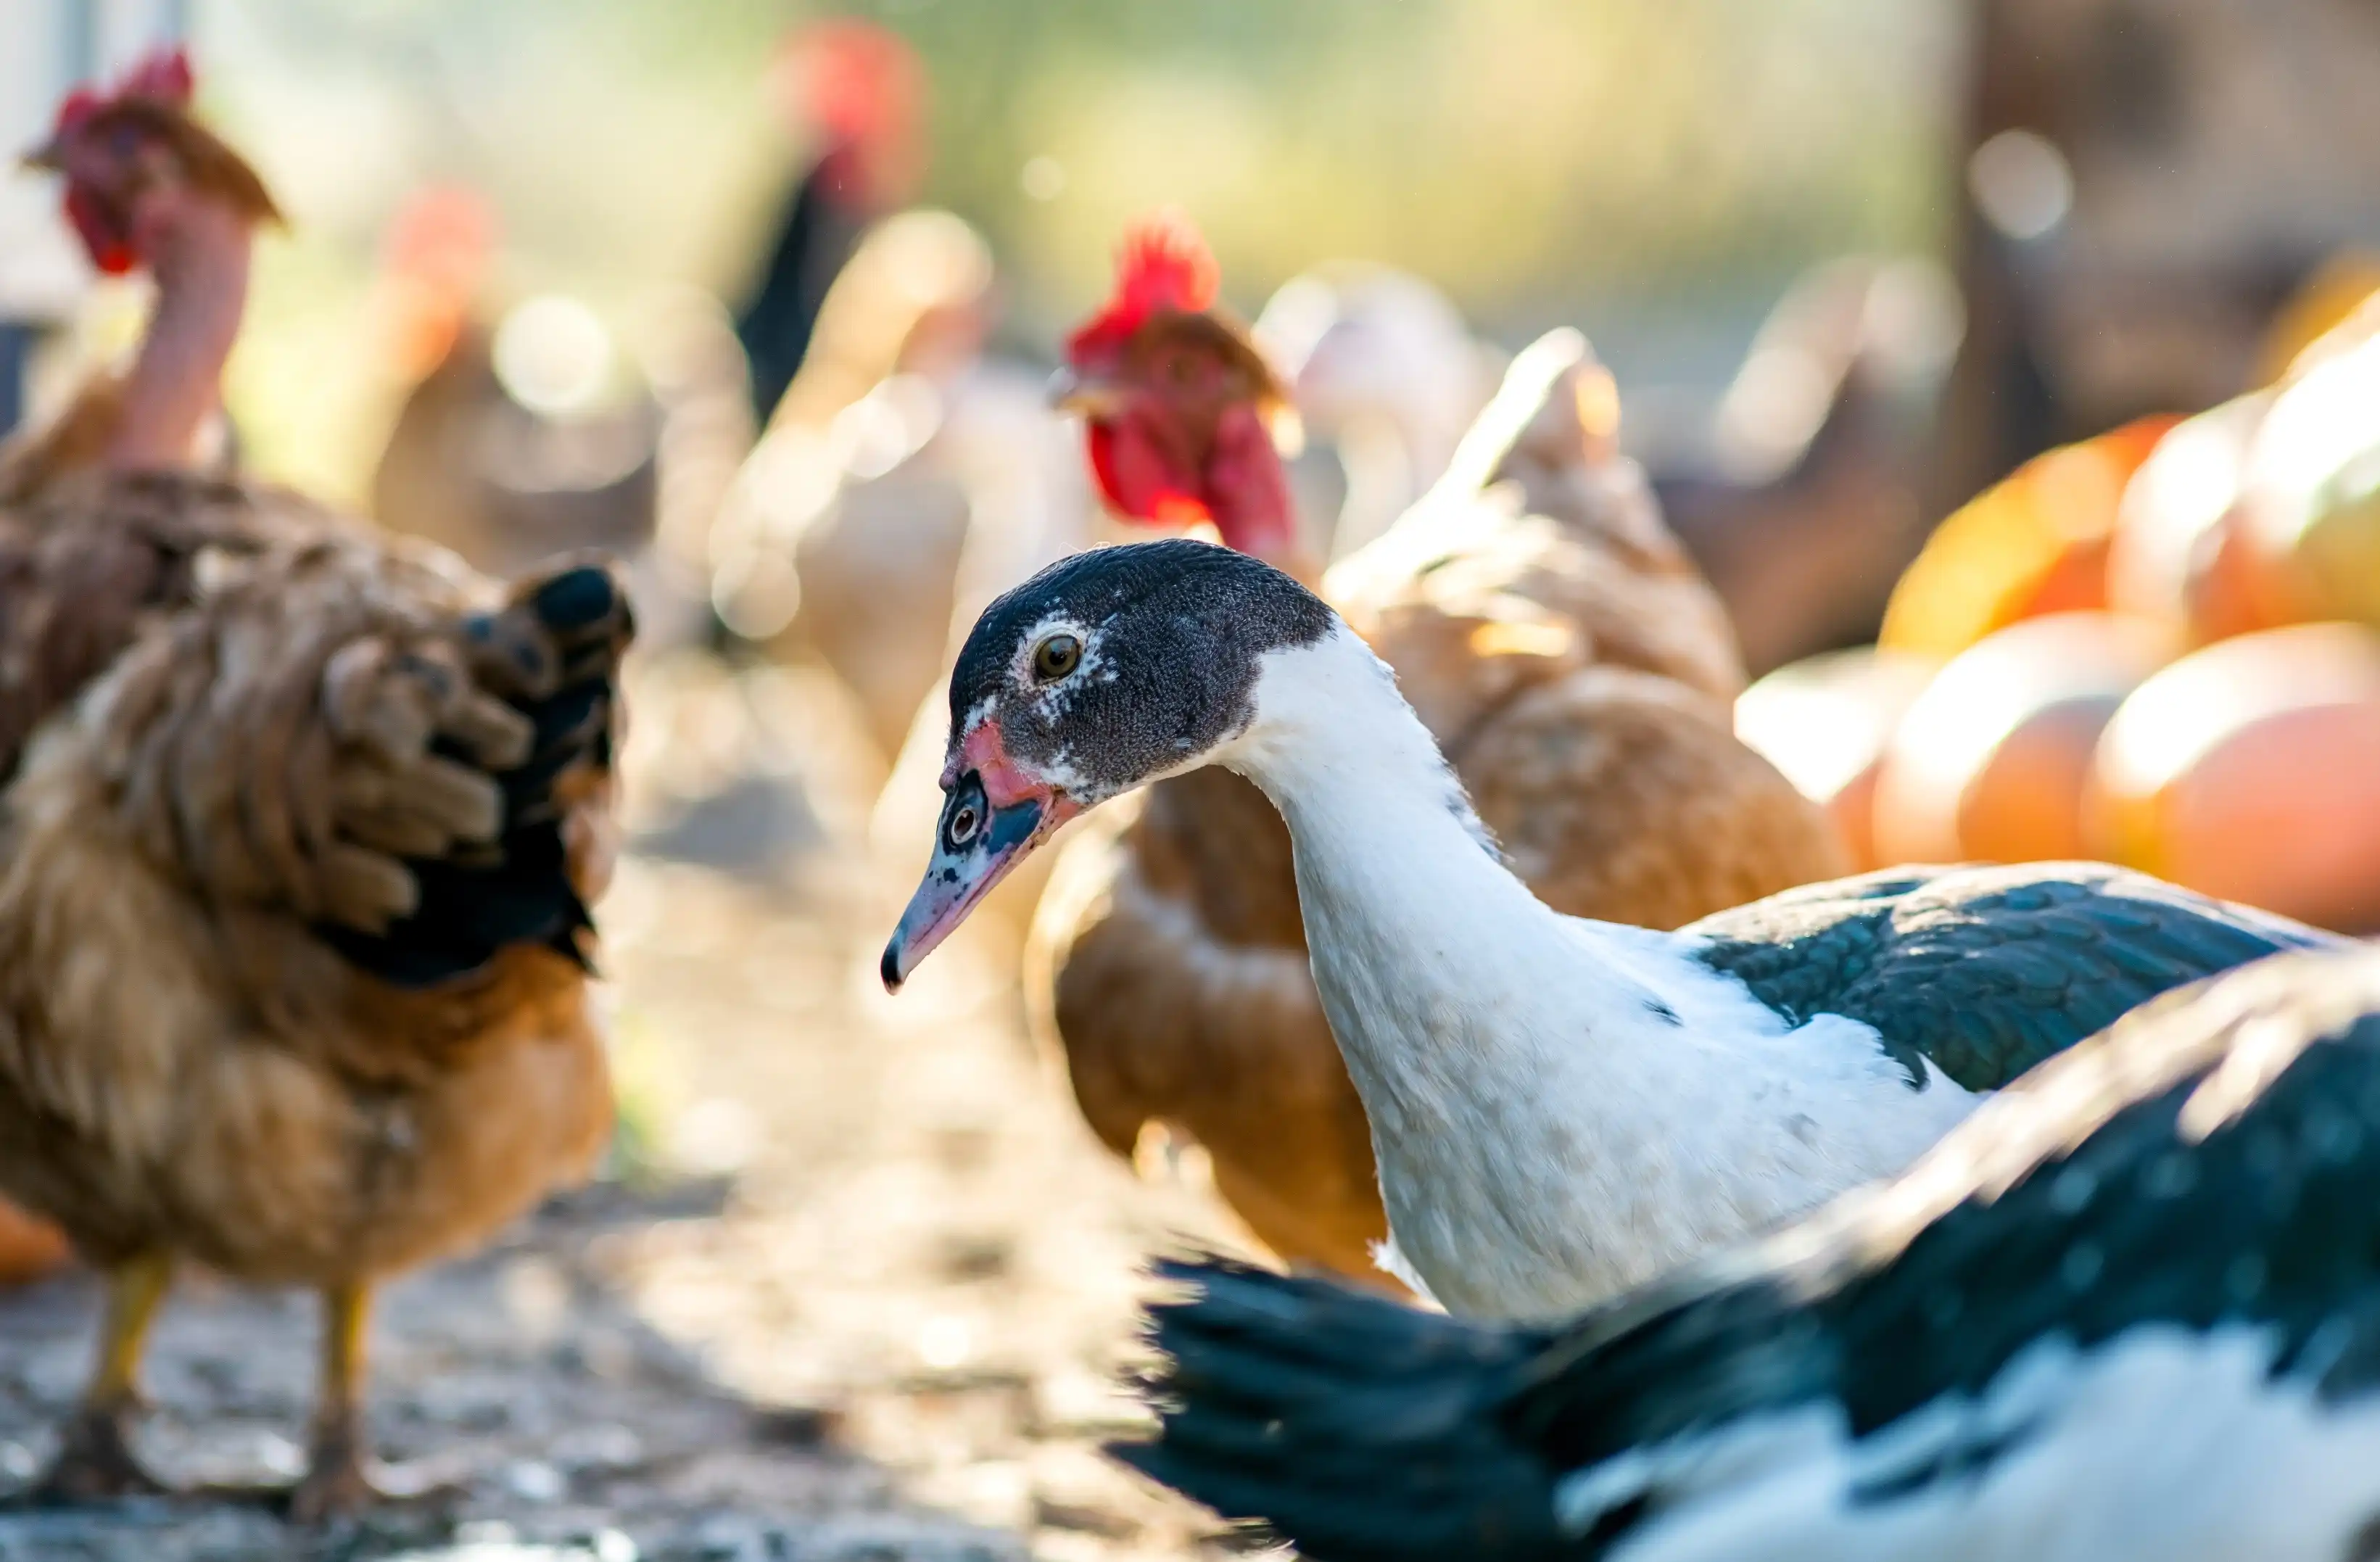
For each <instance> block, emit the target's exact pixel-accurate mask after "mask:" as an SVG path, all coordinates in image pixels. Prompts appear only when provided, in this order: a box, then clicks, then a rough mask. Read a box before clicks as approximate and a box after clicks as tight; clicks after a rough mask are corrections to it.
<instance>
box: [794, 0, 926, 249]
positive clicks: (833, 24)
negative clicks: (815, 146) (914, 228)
mask: <svg viewBox="0 0 2380 1562" xmlns="http://www.w3.org/2000/svg"><path fill="white" fill-rule="evenodd" d="M774 76H775V87H776V93H777V96H778V98H779V100H780V102H781V103H783V106H784V108H785V111H786V113H787V115H788V117H790V118H792V119H793V120H794V121H795V123H796V124H799V125H801V126H803V127H806V128H807V129H808V130H809V131H811V132H813V133H815V134H816V135H817V136H819V137H820V139H822V140H823V142H824V143H825V144H824V147H823V148H822V155H821V158H820V163H821V166H822V168H823V170H824V171H825V173H826V174H827V175H828V184H829V187H830V188H832V189H833V190H834V191H835V192H836V193H837V194H838V195H839V196H841V197H842V198H843V199H844V200H846V201H848V202H850V203H852V204H855V205H857V206H859V207H862V208H864V209H868V210H872V211H879V212H880V211H886V210H890V209H892V208H893V207H897V206H900V205H902V204H904V203H905V202H906V201H907V200H909V199H910V198H911V196H912V195H913V194H914V193H915V192H916V188H917V183H918V181H919V180H920V179H921V178H922V177H923V176H924V173H925V164H926V143H925V137H924V135H923V122H924V119H925V113H926V95H927V94H926V86H927V83H926V67H925V66H924V64H923V62H921V61H920V60H919V59H918V58H917V51H915V50H914V49H912V48H910V46H909V45H908V43H907V42H905V41H904V40H903V39H902V38H901V37H900V35H899V34H897V33H894V32H892V31H890V30H886V29H884V28H881V27H878V26H876V25H874V24H873V23H870V22H865V21H858V20H856V19H854V18H848V17H844V18H833V19H832V20H827V21H820V22H815V23H812V24H811V25H809V26H807V27H805V28H803V29H802V30H799V31H797V32H795V33H794V34H793V35H792V36H791V37H790V38H789V39H787V40H786V42H785V44H784V46H783V48H782V49H781V50H780V51H779V54H778V57H777V63H776V68H775V71H774Z"/></svg>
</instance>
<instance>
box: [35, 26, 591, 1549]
mask: <svg viewBox="0 0 2380 1562" xmlns="http://www.w3.org/2000/svg"><path fill="white" fill-rule="evenodd" d="M158 69H159V67H144V71H147V72H150V73H151V74H149V75H147V76H145V77H136V78H135V81H134V83H133V84H131V85H130V86H129V87H128V96H120V97H118V98H116V99H114V100H103V101H99V102H97V103H91V104H86V106H85V107H84V108H83V110H82V112H81V113H80V114H79V115H69V116H68V117H67V118H66V120H65V121H64V122H63V123H62V126H61V131H60V136H59V139H58V141H57V143H56V144H55V145H54V146H53V147H52V148H51V149H49V151H47V153H46V154H45V155H46V156H47V157H48V159H49V160H50V161H51V162H53V163H57V164H61V165H63V166H64V167H65V168H66V170H67V172H68V175H69V179H70V184H69V190H70V193H71V195H72V196H73V197H75V198H78V199H79V200H81V201H82V202H83V206H84V210H83V212H82V213H81V216H82V218H83V219H84V223H85V231H86V235H87V236H91V235H92V234H94V233H95V234H96V235H97V236H98V237H97V238H96V239H94V240H93V250H94V258H99V259H103V258H104V257H105V255H106V253H107V252H106V251H105V250H104V249H103V246H102V242H101V241H103V240H104V239H106V238H107V237H108V236H110V235H112V234H127V235H129V236H131V237H130V239H129V240H128V242H131V243H132V244H133V245H134V246H135V249H134V254H135V257H136V258H137V259H139V260H140V261H141V262H142V263H144V264H152V265H154V266H157V267H158V268H159V269H160V271H161V274H160V276H159V284H160V301H159V306H158V319H157V321H154V322H152V329H151V333H150V338H149V340H148V342H147V343H146V344H145V345H144V347H143V349H142V352H141V354H140V357H139V359H138V361H137V362H136V365H135V367H134V369H132V371H131V373H130V374H129V375H128V377H127V378H126V380H125V381H124V387H123V390H122V392H121V394H118V395H117V396H116V397H115V399H114V401H113V403H112V406H113V407H114V421H113V424H112V426H107V427H103V428H101V429H100V430H98V434H97V437H95V438H93V439H92V440H91V442H90V445H89V448H90V449H91V450H93V451H95V452H96V453H97V454H96V456H95V457H94V458H92V459H91V460H89V461H74V462H63V463H56V462H54V463H53V465H52V466H51V467H50V468H49V469H48V470H47V472H46V473H45V475H44V476H43V478H42V480H40V481H38V482H30V483H27V484H25V485H23V486H21V487H20V488H19V490H18V492H17V494H16V495H15V496H14V497H13V498H12V499H11V500H9V501H8V502H6V503H0V1193H6V1195H7V1196H8V1197H10V1198H12V1199H14V1200H17V1201H18V1202H20V1203H21V1204H22V1205H25V1206H26V1207H27V1208H29V1209H31V1210H33V1211H36V1212H38V1213H39V1214H41V1215H43V1216H45V1217H49V1218H50V1219H53V1220H55V1222H57V1223H58V1224H59V1225H60V1226H61V1227H63V1228H64V1229H66V1231H67V1233H68V1234H69V1235H70V1236H71V1237H72V1239H73V1240H74V1242H75V1244H76V1245H77V1246H78V1247H79V1249H80V1250H81V1251H82V1253H84V1254H85V1255H86V1256H87V1257H88V1258H90V1259H91V1261H92V1262H93V1263H95V1264H97V1265H100V1266H101V1267H102V1268H103V1269H104V1270H105V1271H106V1274H107V1277H108V1293H109V1305H108V1315H107V1320H106V1323H105V1326H104V1328H103V1333H102V1338H101V1350H100V1360H99V1362H98V1365H97V1368H96V1370H95V1372H94V1374H93V1376H92V1378H91V1385H90V1387H89V1389H88V1391H87V1393H86V1396H85V1399H84V1400H83V1403H82V1405H81V1408H80V1409H79V1411H77V1413H76V1414H75V1416H74V1418H73V1420H72V1421H71V1422H70V1423H68V1425H67V1428H66V1432H65V1435H64V1437H63V1440H62V1447H61V1448H60V1451H59V1454H58V1457H57V1459H56V1460H55V1463H54V1465H53V1466H52V1468H51V1469H50V1471H48V1472H47V1473H46V1474H45V1475H44V1476H43V1477H42V1478H41V1479H40V1480H39V1481H38V1482H37V1483H36V1484H35V1486H34V1487H33V1489H32V1491H31V1492H30V1494H28V1496H29V1498H30V1500H36V1501H45V1500H58V1501H79V1500H89V1499H92V1498H97V1497H103V1496H108V1495H118V1494H123V1493H128V1492H136V1491H141V1490H153V1489H155V1488H156V1485H157V1483H156V1482H155V1481H154V1480H153V1479H152V1477H150V1476H149V1475H148V1474H147V1473H146V1472H145V1471H142V1470H141V1468H140V1465H139V1463H138V1462H137V1461H136V1460H135V1459H133V1457H132V1454H131V1450H130V1448H129V1446H128V1419H129V1416H130V1413H131V1411H132V1409H133V1406H134V1401H135V1397H136V1375H137V1369H138V1366H139V1362H140V1350H141V1344H142V1340H143V1338H144V1336H145V1334H146V1331H147V1328H148V1325H149V1323H150V1321H151V1319H152V1316H153V1314H154V1313H155V1310H156V1308H157V1306H158V1304H159V1302H161V1301H162V1300H163V1298H164V1294H165V1291H166V1290H167V1288H168V1285H169V1282H170V1277H171V1274H172V1271H173V1268H174V1266H175V1265H176V1263H177V1262H180V1261H184V1260H190V1261H195V1262H197V1263H200V1264H202V1265H206V1266H208V1267H210V1268H212V1269H214V1270H216V1271H219V1272H221V1273H224V1274H226V1275H229V1276H231V1277H235V1278H237V1279H241V1280H244V1281H250V1282H257V1283H268V1284H290V1285H302V1286H306V1287H310V1288H311V1289H314V1290H318V1291H320V1292H321V1293H322V1297H323V1300H324V1303H325V1309H326V1319H325V1323H326V1329H325V1336H324V1346H323V1356H322V1372H323V1377H322V1392H321V1398H320V1401H319V1408H318V1411H317V1413H316V1416H315V1420H314V1425H313V1428H312V1434H311V1444H312V1456H313V1458H312V1464H311V1468H310V1471H309V1473H308V1474H307V1476H306V1477H305V1479H304V1480H303V1481H302V1482H301V1483H299V1485H298V1486H297V1488H296V1490H295V1491H294V1492H292V1493H288V1494H285V1495H287V1497H288V1500H289V1502H290V1504H291V1507H292V1509H293V1511H294V1512H295V1513H297V1515H298V1516H300V1517H306V1518H313V1517H319V1516H322V1515H324V1514H327V1513H330V1512H333V1511H335V1510H339V1509H343V1508H352V1507H355V1506H358V1505H359V1504H361V1503H363V1502H365V1501H368V1500H369V1499H370V1497H371V1496H372V1495H373V1491H372V1488H371V1485H370V1482H369V1480H368V1478H367V1473H366V1460H365V1458H364V1452H365V1449H364V1444H363V1438H362V1432H361V1426H360V1417H359V1389H360V1379H361V1374H362V1365H363V1362H362V1354H363V1350H362V1344H363V1331H364V1325H365V1317H366V1307H367V1302H368V1300H369V1297H370V1291H371V1288H372V1287H373V1285H374V1284H375V1283H376V1282H377V1281H379V1280H380V1279H381V1278H383V1277H385V1276H387V1275H390V1274H392V1273H394V1272H395V1271H398V1270H401V1269H404V1268H406V1267H407V1266H409V1265H416V1264H419V1263H421V1262H423V1261H425V1260H427V1259H430V1258H432V1257H435V1256H438V1255H440V1254H442V1253H450V1252H453V1251H455V1250H456V1249H458V1248H460V1247H464V1246H467V1245H468V1244H470V1243H472V1242H475V1241H480V1239H482V1238H484V1237H486V1236H487V1235H488V1234H489V1233H490V1232H491V1231H492V1230H493V1229H495V1228H496V1227H498V1226H499V1225H501V1224H503V1223H504V1222H505V1221H507V1220H510V1219H512V1218H513V1217H516V1216H517V1215H519V1214H520V1213H521V1212H522V1211H524V1210H526V1209H527V1208H528V1207H529V1206H530V1205H533V1204H534V1203H535V1202H536V1201H537V1200H538V1199H539V1198H540V1196H542V1194H543V1193H545V1192H546V1191H547V1190H548V1189H549V1188H551V1187H552V1186H553V1185H554V1184H555V1183H556V1182H557V1181H561V1180H564V1179H568V1178H573V1177H576V1176H577V1175H578V1174H580V1173H582V1172H583V1171H584V1170H585V1168H587V1167H588V1165H589V1162H590V1160H591V1158H592V1157H593V1156H595V1154H596V1153H597V1152H598V1151H599V1150H600V1148H601V1145H602V1144H603V1143H604V1139H605V1134H606V1130H607V1127H608V1124H609V1122H610V1117H611V1096H610V1090H609V1085H608V1081H607V1076H606V1072H605V1067H604V1057H603V1050H602V1047H601V1042H600V1039H599V1037H598V1035H597V1034H596V1031H595V1029H594V1026H593V1024H592V1022H591V1019H590V1016H589V1010H588V994H587V978H588V963H589V960H590V958H591V955H592V938H593V928H592V926H591V923H590V920H589V914H588V910H587V907H588V903H589V901H590V900H591V899H592V898H593V897H594V896H595V895H597V894H598V893H599V892H600V890H601V887H602V884H603V881H604V878H605V877H606V876H607V874H608V872H609V866H610V861H611V853H612V841H611V820H612V801H611V792H612V755H613V744H614V740H615V737H616V735H617V724H618V720H619V715H618V695H617V673H618V664H619V659H620V656H621V654H622V652H623V651H624V649H625V647H626V644H627V642H628V639H629V636H630V626H629V621H628V615H627V609H626V604H625V597H624V596H623V594H622V592H621V590H620V588H619V587H618V585H617V583H616V582H615V581H614V580H613V577H612V576H611V575H610V574H609V573H608V572H607V571H605V570H602V569H598V568H592V567H586V566H578V567H572V568H567V569H563V570H560V571H558V572H555V573H553V574H551V575H547V576H545V577H544V578H542V579H539V580H535V581H531V582H528V583H526V584H523V585H522V586H520V587H516V588H515V589H513V590H512V591H511V592H510V593H507V592H505V591H504V589H503V588H502V587H497V586H496V585H494V584H493V583H491V582H489V581H486V580H484V579H482V578H480V577H479V576H477V575H473V574H472V573H471V572H470V571H469V570H468V568H467V567H465V566H464V565H463V564H462V563H460V562H459V561H456V560H455V559H454V558H452V557H451V556H449V555H446V554H444V553H442V552H438V551H434V550H429V549H423V548H414V547H408V546H407V545H405V544H401V543H394V542H388V541H385V540H383V539H379V538H377V537H376V536H374V535H372V534H370V533H368V532H366V531H364V530H363V529H361V528H360V527H354V526H351V525H349V524H348V523H347V522H346V521H345V520H344V519H342V518H341V517H338V516H336V515H332V514H330V513H328V512H325V511H323V510H322V509H320V508H318V507H316V506H314V505H312V504H310V503H308V502H306V501H305V500H303V499H301V498H298V497H297V496H296V495H293V494H288V493H285V492H281V491H277V490H271V489H267V488H263V487H259V486H254V485H247V484H240V483H234V482H228V481H224V480H220V479H216V478H206V477H200V476H195V475H190V474H188V473H183V472H176V471H172V470H168V469H163V468H164V467H166V466H169V465H170V464H169V463H168V462H166V461H164V460H162V459H159V458H158V455H159V453H161V452H164V451H166V450H169V449H172V448H175V446H174V442H173V436H175V435H176V434H178V433H183V432H187V426H186V425H182V424H177V423H173V422H172V421H171V420H170V419H169V418H164V414H168V413H170V414H171V415H172V416H173V417H174V418H178V417H180V416H182V415H183V414H184V413H186V412H187V411H188V409H190V408H194V407H196V408H205V407H208V406H212V400H213V394H214V377H215V376H217V375H219V374H220V371H221V368H222V363H221V357H220V354H217V355H215V356H213V357H208V356H207V355H205V354H200V353H193V352H192V351H191V350H190V346H191V341H190V340H188V339H185V340H181V341H176V340H174V339H173V336H174V333H176V331H177V330H181V329H185V328H186V325H187V322H188V321H191V320H193V319H195V318H196V316H197V315H198V313H199V310H198V307H197V305H196V304H195V303H193V302H192V301H191V300H190V299H188V297H176V294H175V292H174V289H175V286H176V282H177V277H176V274H175V272H174V271H173V268H174V266H175V265H176V264H177V263H180V262H182V261H186V260H192V256H193V254H194V253H195V250H196V249H197V248H199V247H202V246H204V245H206V244H208V243H212V242H215V241H216V240H218V239H220V238H221V237H222V236H224V235H225V234H226V233H233V234H236V235H237V236H238V237H239V239H240V240H241V241H242V243H243V244H244V241H245V235H246V226H245V224H220V223H217V222H215V221H214V220H213V219H214V218H215V217H218V216H220V215H221V214H222V213H221V212H220V211H217V212H213V213H212V214H210V213H209V212H207V210H206V207H207V203H208V202H209V201H210V200H213V199H215V197H214V195H213V194H212V192H211V191H210V189H209V188H208V187H207V186H206V185H204V184H203V183H200V182H197V181H195V180H194V179H193V177H192V175H193V173H194V172H195V168H194V165H193V164H192V163H189V162H188V160H185V159H182V158H179V157H178V156H177V155H176V153H175V151H174V147H175V145H176V144H177V143H176V142H174V141H172V140H160V139H156V138H155V137H153V136H151V135H150V134H149V133H148V127H151V126H153V125H155V124H158V123H171V122H173V119H172V116H176V115H179V113H180V106H179V105H180V102H181V98H182V97H183V96H185V95H186V94H187V84H188V77H187V74H186V73H183V74H181V75H180V77H179V82H180V90H179V91H171V90H170V89H172V88H173V86H174V79H173V78H172V77H171V76H167V77H165V78H164V86H165V88H167V89H169V90H167V91H158V90H156V89H155V87H154V85H153V84H154V83H156V82H157V81H158V79H159V78H158V77H157V75H155V74H154V73H155V72H156V71H157V70H158ZM144 83H146V84H144ZM128 101H130V102H133V103H136V104H137V105H138V109H139V112H138V113H137V114H135V115H125V114H123V113H122V112H120V111H121V110H122V108H123V105H124V104H125V103H127V102H128ZM127 126H129V127H131V130H130V133H119V132H120V131H122V130H123V128H124V127H127ZM193 128H194V127H193ZM88 136H96V137H98V138H99V144H98V145H97V146H93V145H92V144H91V143H90V142H89V141H88V140H87V139H79V138H82V137H88ZM116 157H121V158H124V159H128V161H129V164H130V165H129V166H119V165H115V164H114V163H111V162H110V161H109V159H111V158H116ZM251 177H252V176H251ZM94 203H95V204H94ZM192 263H194V264H195V263H197V262H196V261H192ZM241 274H243V275H244V268H243V269H242V272H241ZM219 302H220V300H219V299H211V300H209V303H210V305H211V306H212V305H214V304H218V303H219ZM177 309H178V310H182V311H184V312H183V313H182V314H180V315H179V316H176V310H177ZM161 336H163V337H164V338H166V339H165V340H164V341H163V342H162V343H161V340H160V338H161ZM200 339H201V340H205V341H216V340H220V342H221V343H222V345H224V346H225V347H227V346H228V342H229V335H228V333H222V332H220V331H213V332H209V333H200ZM81 405H82V406H84V407H85V408H86V411H88V409H89V408H91V407H94V406H107V405H111V404H108V403H104V402H102V401H99V400H91V401H86V402H85V403H83V404H81ZM161 409H162V411H161ZM161 419H164V420H162V421H161ZM32 448H37V449H46V450H48V451H50V452H53V453H55V452H56V451H58V450H59V449H60V448H61V447H60V446H59V445H58V444H57V443H56V442H51V443H49V444H47V445H46V446H42V445H36V446H35V447H32ZM18 469H19V471H22V470H24V469H25V468H23V467H20V468H18Z"/></svg>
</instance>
